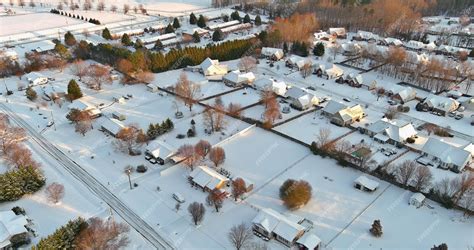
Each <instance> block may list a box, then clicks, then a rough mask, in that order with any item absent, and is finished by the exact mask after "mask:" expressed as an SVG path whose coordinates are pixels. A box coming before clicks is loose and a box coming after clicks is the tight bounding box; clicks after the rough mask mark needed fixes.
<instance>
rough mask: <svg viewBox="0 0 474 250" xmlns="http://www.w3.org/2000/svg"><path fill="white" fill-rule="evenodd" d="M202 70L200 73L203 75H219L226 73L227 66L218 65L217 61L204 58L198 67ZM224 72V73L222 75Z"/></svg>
mask: <svg viewBox="0 0 474 250" xmlns="http://www.w3.org/2000/svg"><path fill="white" fill-rule="evenodd" d="M199 66H200V67H201V69H202V72H203V73H204V74H205V75H208V73H211V72H219V73H223V74H225V73H227V70H228V68H227V65H220V64H219V60H212V59H211V58H209V57H208V58H206V59H204V61H203V62H202V63H201V64H200V65H199ZM224 72H225V73H224Z"/></svg>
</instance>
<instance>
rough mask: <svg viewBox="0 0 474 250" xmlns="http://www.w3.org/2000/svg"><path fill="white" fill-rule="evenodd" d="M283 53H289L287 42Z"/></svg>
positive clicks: (284, 44)
mask: <svg viewBox="0 0 474 250" xmlns="http://www.w3.org/2000/svg"><path fill="white" fill-rule="evenodd" d="M283 52H284V53H285V54H286V53H288V43H286V42H284V43H283Z"/></svg>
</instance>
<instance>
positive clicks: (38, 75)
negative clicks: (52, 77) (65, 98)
mask: <svg viewBox="0 0 474 250" xmlns="http://www.w3.org/2000/svg"><path fill="white" fill-rule="evenodd" d="M23 77H24V78H25V79H26V80H28V81H34V80H36V79H39V78H46V77H45V76H44V75H43V74H41V73H39V72H34V71H33V72H30V73H28V74H25V75H23Z"/></svg>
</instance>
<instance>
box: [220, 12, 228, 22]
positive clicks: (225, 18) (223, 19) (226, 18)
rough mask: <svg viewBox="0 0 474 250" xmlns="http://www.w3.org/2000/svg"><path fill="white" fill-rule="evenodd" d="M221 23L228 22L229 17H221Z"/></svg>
mask: <svg viewBox="0 0 474 250" xmlns="http://www.w3.org/2000/svg"><path fill="white" fill-rule="evenodd" d="M222 21H224V22H228V21H229V15H226V14H224V15H222Z"/></svg>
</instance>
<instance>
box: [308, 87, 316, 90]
mask: <svg viewBox="0 0 474 250" xmlns="http://www.w3.org/2000/svg"><path fill="white" fill-rule="evenodd" d="M308 89H310V90H314V91H316V88H314V87H313V86H309V87H308Z"/></svg>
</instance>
